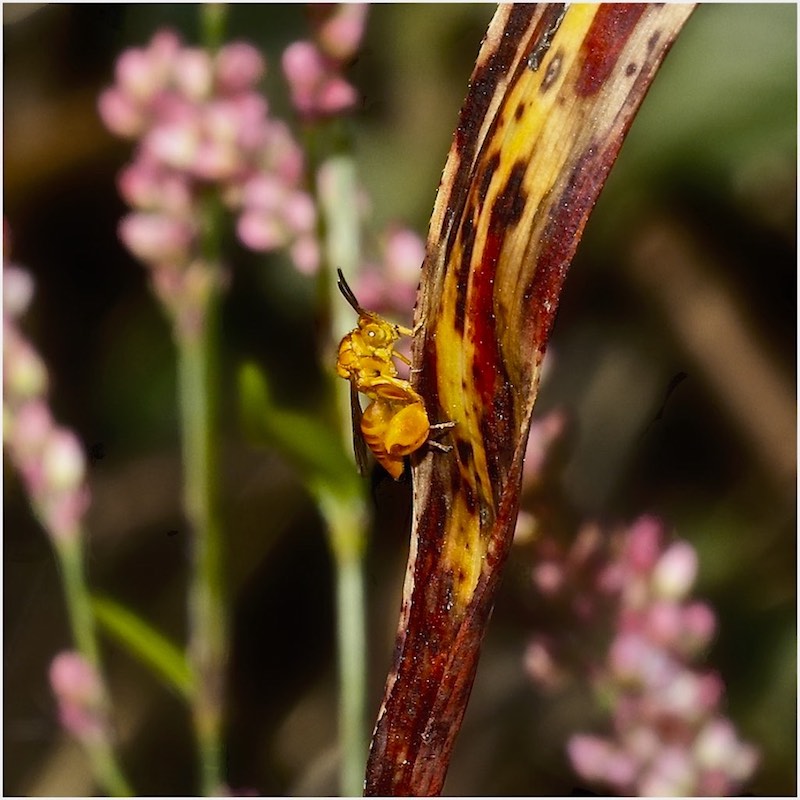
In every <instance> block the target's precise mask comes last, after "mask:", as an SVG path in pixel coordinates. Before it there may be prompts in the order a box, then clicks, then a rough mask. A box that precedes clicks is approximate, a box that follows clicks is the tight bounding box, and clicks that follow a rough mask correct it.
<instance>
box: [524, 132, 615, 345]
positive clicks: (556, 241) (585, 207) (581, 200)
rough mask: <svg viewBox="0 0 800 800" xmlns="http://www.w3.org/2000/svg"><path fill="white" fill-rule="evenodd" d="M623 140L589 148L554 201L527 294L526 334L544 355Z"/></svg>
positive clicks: (526, 290)
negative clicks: (564, 290) (577, 251)
mask: <svg viewBox="0 0 800 800" xmlns="http://www.w3.org/2000/svg"><path fill="white" fill-rule="evenodd" d="M621 143H622V140H621V138H620V140H619V141H617V142H615V143H614V144H613V145H612V146H611V147H609V148H607V149H606V150H604V151H603V152H600V153H598V151H597V150H596V148H594V147H589V148H587V150H586V151H585V153H584V154H583V156H582V157H581V158H580V159H579V160H578V163H577V164H576V165H575V168H574V169H573V170H572V172H571V173H570V176H569V178H568V180H567V181H566V188H565V189H564V191H563V193H562V195H561V197H560V199H559V200H558V201H557V202H556V203H554V204H553V207H554V208H556V209H558V210H559V213H557V214H554V215H553V216H552V217H551V218H550V221H549V222H548V224H547V227H546V228H545V231H544V234H543V235H542V242H543V247H542V250H541V252H540V253H539V257H538V258H537V260H536V269H535V270H534V273H533V279H532V280H531V282H530V283H529V284H528V286H527V287H526V289H525V297H526V298H529V299H530V300H531V302H530V304H529V307H528V314H526V315H525V320H526V321H525V327H526V336H530V337H531V341H533V342H535V343H536V347H537V349H538V351H539V354H540V357H541V356H543V355H544V351H545V348H546V347H547V341H548V338H549V336H550V330H551V329H552V327H553V321H554V319H555V315H556V311H557V309H558V300H559V297H560V294H561V287H562V285H563V283H564V279H565V277H566V274H567V268H568V266H569V263H570V261H571V260H572V256H573V255H574V254H575V249H576V248H577V246H578V242H579V241H580V238H581V234H582V232H583V228H584V226H585V224H586V220H587V218H588V216H589V212H590V211H591V209H592V206H594V204H595V201H596V200H597V195H598V194H599V192H600V189H601V188H602V186H603V184H604V183H605V179H606V175H607V174H608V171H609V169H610V168H611V164H612V163H613V162H614V159H615V158H616V155H617V151H618V150H619V147H620V145H621Z"/></svg>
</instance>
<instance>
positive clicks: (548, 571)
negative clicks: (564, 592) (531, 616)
mask: <svg viewBox="0 0 800 800" xmlns="http://www.w3.org/2000/svg"><path fill="white" fill-rule="evenodd" d="M533 583H534V585H535V586H536V588H537V589H538V590H539V591H540V592H541V593H542V594H543V595H545V596H550V595H554V594H556V593H557V592H558V591H559V590H560V589H561V587H562V586H563V585H564V565H563V564H560V563H557V562H555V561H543V562H541V563H540V564H537V565H536V566H534V568H533Z"/></svg>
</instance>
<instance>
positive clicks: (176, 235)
mask: <svg viewBox="0 0 800 800" xmlns="http://www.w3.org/2000/svg"><path fill="white" fill-rule="evenodd" d="M119 236H120V239H121V240H122V242H123V244H124V245H125V246H126V247H127V248H128V249H129V250H130V251H131V253H133V255H135V256H136V257H137V258H139V259H141V260H142V261H146V262H149V263H153V262H155V263H161V264H181V263H183V262H184V261H185V260H186V258H187V257H188V252H189V245H190V242H191V240H192V233H191V231H190V229H189V227H188V225H187V224H186V223H183V222H181V221H179V220H177V219H174V218H172V217H166V216H163V215H161V214H145V213H138V214H128V216H126V217H124V218H123V219H122V221H121V222H120V226H119Z"/></svg>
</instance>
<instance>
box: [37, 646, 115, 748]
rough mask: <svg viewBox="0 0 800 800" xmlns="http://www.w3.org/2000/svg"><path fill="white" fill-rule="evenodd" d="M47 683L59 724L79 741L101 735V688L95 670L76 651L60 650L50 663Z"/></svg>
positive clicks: (102, 725)
mask: <svg viewBox="0 0 800 800" xmlns="http://www.w3.org/2000/svg"><path fill="white" fill-rule="evenodd" d="M50 685H51V687H52V689H53V694H55V696H56V699H57V700H58V705H59V715H60V718H61V724H62V725H63V726H64V728H65V729H66V730H67V731H69V732H70V733H71V734H72V735H73V736H75V737H77V738H78V739H80V740H81V741H86V740H87V739H96V738H99V737H100V736H102V735H103V730H104V727H105V726H104V724H103V720H102V714H101V712H100V709H101V707H102V697H103V694H102V687H101V684H100V678H99V676H98V675H97V672H96V670H95V669H94V667H92V665H91V664H89V663H88V662H87V661H86V659H84V658H83V656H81V655H80V654H79V653H76V652H63V653H59V655H57V656H56V657H55V658H54V659H53V662H52V664H51V665H50Z"/></svg>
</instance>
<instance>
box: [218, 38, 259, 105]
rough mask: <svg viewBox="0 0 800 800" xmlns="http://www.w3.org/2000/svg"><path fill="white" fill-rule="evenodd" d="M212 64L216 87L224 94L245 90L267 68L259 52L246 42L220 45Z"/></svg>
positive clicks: (255, 81) (257, 79) (256, 81)
mask: <svg viewBox="0 0 800 800" xmlns="http://www.w3.org/2000/svg"><path fill="white" fill-rule="evenodd" d="M214 66H215V72H216V79H217V87H218V88H219V90H220V91H221V92H223V93H224V94H235V93H237V92H244V91H246V90H247V89H249V88H250V87H252V86H253V85H254V84H256V83H258V81H260V80H261V78H263V77H264V73H265V72H266V68H267V67H266V63H265V61H264V59H263V57H262V56H261V53H259V51H258V50H256V48H255V47H253V46H252V45H250V44H247V43H246V42H234V43H232V44H228V45H225V46H224V47H222V48H221V49H220V50H219V52H218V53H217V56H216V59H215V64H214Z"/></svg>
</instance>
